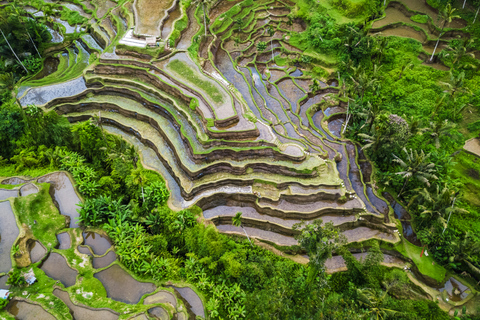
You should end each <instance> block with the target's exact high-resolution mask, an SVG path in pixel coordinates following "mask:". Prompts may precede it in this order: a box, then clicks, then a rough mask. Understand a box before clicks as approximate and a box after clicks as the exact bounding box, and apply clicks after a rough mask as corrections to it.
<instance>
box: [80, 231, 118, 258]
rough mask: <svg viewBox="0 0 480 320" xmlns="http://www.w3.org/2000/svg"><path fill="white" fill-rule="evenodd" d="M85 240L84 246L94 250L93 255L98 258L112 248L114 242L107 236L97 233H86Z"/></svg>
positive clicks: (84, 234)
mask: <svg viewBox="0 0 480 320" xmlns="http://www.w3.org/2000/svg"><path fill="white" fill-rule="evenodd" d="M83 238H84V243H83V244H84V245H87V246H89V247H90V248H92V250H93V253H94V254H96V255H97V256H101V255H104V254H105V252H107V250H108V249H110V248H111V247H112V242H111V241H110V239H109V238H108V237H107V236H103V235H100V234H98V233H95V232H84V233H83Z"/></svg>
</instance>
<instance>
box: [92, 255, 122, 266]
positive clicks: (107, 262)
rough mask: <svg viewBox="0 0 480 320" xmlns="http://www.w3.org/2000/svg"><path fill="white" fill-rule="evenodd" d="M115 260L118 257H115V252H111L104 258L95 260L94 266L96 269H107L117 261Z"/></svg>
mask: <svg viewBox="0 0 480 320" xmlns="http://www.w3.org/2000/svg"><path fill="white" fill-rule="evenodd" d="M115 259H117V256H116V255H115V252H113V251H110V252H109V253H107V254H106V255H105V256H103V257H100V258H93V262H92V264H93V267H94V268H95V269H101V268H105V267H108V266H109V265H111V264H112V263H113V261H115Z"/></svg>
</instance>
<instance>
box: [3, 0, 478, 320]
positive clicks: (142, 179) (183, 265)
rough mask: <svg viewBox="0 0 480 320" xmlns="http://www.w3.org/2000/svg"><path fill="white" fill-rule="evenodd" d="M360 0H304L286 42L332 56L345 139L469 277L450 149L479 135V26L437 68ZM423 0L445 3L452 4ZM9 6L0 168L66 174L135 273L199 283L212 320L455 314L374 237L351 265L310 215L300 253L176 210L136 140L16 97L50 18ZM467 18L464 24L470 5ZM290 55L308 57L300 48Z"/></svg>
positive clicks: (474, 245)
mask: <svg viewBox="0 0 480 320" xmlns="http://www.w3.org/2000/svg"><path fill="white" fill-rule="evenodd" d="M362 3H363V4H362V5H358V6H355V5H352V2H351V1H344V0H335V1H334V4H335V5H336V6H338V8H340V9H341V10H343V11H344V15H345V16H346V17H358V16H364V17H365V19H364V21H363V22H362V23H349V24H339V23H338V21H336V19H335V18H334V17H332V16H330V15H329V14H328V12H327V10H326V9H324V8H322V6H321V5H320V4H318V2H317V1H314V0H299V1H298V10H296V11H295V12H294V13H293V15H294V18H296V17H300V18H302V19H304V20H305V21H306V22H307V24H308V28H307V30H306V31H305V32H303V33H301V34H292V36H291V41H292V43H294V44H296V45H298V46H299V47H300V48H301V49H303V50H304V51H314V52H317V53H321V54H322V55H324V56H326V57H330V58H332V57H333V58H334V59H335V60H337V61H338V64H337V65H338V74H339V79H337V80H338V81H339V82H340V84H341V88H343V89H342V91H341V93H340V95H339V99H340V100H341V101H343V102H344V103H346V104H348V105H349V109H348V114H349V115H350V117H351V118H350V122H349V124H348V128H347V131H346V136H347V137H348V138H350V139H353V140H355V141H357V142H358V143H359V144H361V145H362V146H363V150H364V152H365V153H366V154H367V156H368V157H369V158H371V159H372V160H373V161H374V162H375V165H376V172H375V175H376V179H377V184H378V185H379V186H380V187H383V188H385V189H386V190H387V191H389V192H390V193H391V194H392V195H393V196H395V197H396V198H397V199H398V200H399V201H401V202H403V203H404V204H405V205H407V206H408V208H409V211H410V213H411V214H412V216H413V223H414V227H415V230H416V232H417V234H418V237H419V239H420V240H421V242H422V244H423V245H425V246H426V247H427V248H428V249H429V252H431V254H433V255H434V258H435V260H436V261H437V263H440V264H442V265H443V266H445V267H446V268H447V269H449V270H451V271H452V272H455V273H457V274H461V273H462V272H466V273H467V274H468V275H469V276H470V277H472V278H474V279H475V280H476V282H477V281H479V280H480V269H479V268H480V222H479V221H480V219H479V218H480V204H479V202H478V192H479V189H478V184H475V183H477V182H475V181H474V180H475V179H477V180H478V171H476V178H475V174H474V173H472V172H471V174H470V175H468V172H465V170H466V169H465V168H470V167H471V164H472V163H475V164H476V161H478V160H477V159H476V158H475V157H473V156H471V155H468V154H466V153H464V152H463V151H458V150H461V148H462V146H463V144H464V142H465V140H466V139H468V138H470V137H474V136H478V135H479V134H480V117H479V116H478V115H479V112H480V110H479V108H480V73H479V72H478V67H479V66H480V63H479V61H478V60H476V59H474V58H472V57H471V56H470V55H468V54H467V53H469V52H472V51H474V50H480V24H479V23H478V22H477V23H476V24H475V25H469V27H468V31H469V32H470V34H471V39H466V40H465V39H459V40H454V41H452V42H451V43H450V45H449V48H448V49H446V50H444V51H442V53H441V54H440V56H439V57H438V58H436V59H440V60H441V62H443V63H444V64H445V65H446V66H448V67H450V69H451V71H450V72H445V71H440V70H437V69H434V68H432V67H431V66H428V65H423V64H422V61H420V60H419V59H418V58H417V57H418V56H419V54H420V53H421V49H422V48H421V44H420V43H419V42H417V41H415V40H413V39H405V38H398V37H381V36H372V35H370V34H369V33H368V31H369V26H370V22H371V20H372V19H375V18H378V17H379V16H381V15H382V13H383V0H370V1H367V2H362ZM431 4H432V5H433V6H434V7H436V8H439V10H444V8H446V6H447V5H448V1H446V0H445V1H441V0H438V1H434V0H432V1H431ZM472 4H473V5H475V6H478V5H480V3H479V1H473V2H472ZM9 8H10V9H9V10H4V11H3V10H2V12H0V28H1V29H2V31H3V33H4V37H1V38H0V85H1V89H2V92H1V94H0V99H1V106H0V132H1V133H0V176H11V175H18V174H24V175H31V176H37V175H40V174H43V173H45V172H49V171H52V170H66V171H69V172H70V173H72V175H73V177H74V178H75V181H76V183H77V187H78V188H79V190H80V191H81V192H82V194H83V196H84V198H85V202H84V204H83V205H82V208H81V210H80V215H81V219H80V221H81V223H82V224H83V225H85V226H94V227H99V228H103V229H104V230H105V231H106V232H107V233H108V235H109V236H110V237H111V239H112V241H113V242H114V243H115V245H116V252H117V254H118V256H119V257H120V260H121V261H122V263H123V264H124V265H125V266H126V267H127V268H129V269H130V270H131V271H133V272H134V273H136V274H138V275H140V276H142V277H145V278H155V279H157V280H165V281H166V280H172V279H179V280H185V281H187V282H189V283H192V284H194V285H195V286H196V287H197V288H198V289H199V290H200V291H201V292H202V293H204V294H205V296H206V297H207V309H208V310H209V312H210V315H211V317H212V318H213V319H243V318H246V319H378V318H379V317H381V318H384V319H435V320H437V319H450V318H451V317H450V316H449V315H448V314H447V313H445V312H443V311H442V310H441V309H440V308H439V307H438V305H437V304H436V303H435V302H433V301H429V300H427V299H426V298H425V297H424V296H423V295H422V293H421V292H420V290H418V289H416V287H415V286H414V285H412V283H411V282H410V280H409V279H408V277H407V275H406V274H405V273H404V272H403V271H402V270H398V269H394V268H393V269H390V268H386V267H383V266H381V265H380V261H382V260H383V254H382V252H381V250H380V246H379V244H378V243H377V242H376V241H369V242H368V243H365V244H364V245H365V247H368V251H369V254H368V256H367V258H366V259H365V260H364V261H362V262H359V261H357V260H356V259H355V258H353V256H352V254H351V253H350V252H349V251H348V250H347V248H346V246H345V245H344V243H343V241H342V239H341V237H340V236H339V235H338V230H335V228H333V227H331V226H329V225H327V226H325V227H320V226H319V223H320V221H318V223H317V224H313V225H309V226H308V227H306V228H305V229H304V231H303V233H302V234H301V235H300V236H299V243H300V248H291V251H290V252H299V251H302V252H306V253H308V254H309V256H310V258H311V260H310V263H309V264H308V265H301V264H298V263H296V262H293V261H291V260H289V259H287V258H284V257H281V256H278V255H275V254H273V253H272V252H270V251H268V250H266V249H263V248H261V247H259V246H251V245H250V243H249V242H248V241H247V240H244V239H241V238H236V237H229V236H226V235H223V234H220V233H219V232H218V231H217V230H216V228H215V227H214V226H213V225H205V224H204V223H203V221H201V219H200V218H199V217H200V216H201V212H200V209H199V208H196V207H194V208H192V209H189V210H182V211H179V212H174V211H172V210H171V209H170V208H169V207H168V205H167V201H168V198H169V191H168V189H167V187H166V185H165V182H164V180H163V179H162V177H161V176H160V175H158V174H157V173H155V172H153V171H150V170H146V169H144V168H143V167H142V165H141V162H140V161H139V155H138V153H137V151H136V150H135V149H134V148H133V147H132V146H131V145H129V144H128V143H127V142H125V141H124V140H122V139H121V138H119V137H117V136H113V135H110V134H107V133H105V132H104V130H103V128H102V126H101V121H100V119H99V118H94V119H92V120H90V121H86V122H81V123H76V124H70V123H69V122H68V121H67V119H66V118H64V117H62V116H59V115H57V114H56V113H55V112H54V111H49V112H43V111H42V109H40V108H38V107H36V106H33V105H31V106H28V107H26V108H21V107H20V106H19V102H18V101H17V100H16V99H15V98H14V93H13V90H14V88H15V84H16V82H17V81H18V80H19V79H21V78H22V77H24V76H26V75H27V74H33V73H34V72H35V71H37V70H38V69H39V67H40V63H41V61H42V60H41V58H40V56H41V55H42V53H43V50H44V49H45V48H46V47H47V46H46V45H43V43H44V42H48V40H49V37H50V35H49V33H48V32H47V31H46V27H45V24H44V22H45V21H40V20H39V21H36V20H31V19H27V18H26V17H25V16H24V14H23V13H22V12H21V11H19V10H17V9H15V7H13V6H12V7H9ZM464 19H465V20H467V21H468V22H469V23H470V22H471V21H472V20H473V16H471V15H467V16H464ZM7 41H8V43H7ZM33 44H35V46H33ZM10 46H11V48H10ZM37 50H38V52H37ZM259 50H261V48H259ZM14 52H15V54H14ZM296 63H298V64H304V65H305V66H308V65H310V64H313V65H314V64H315V63H316V61H315V59H314V58H313V59H312V58H311V56H307V55H305V58H304V59H301V60H300V61H296ZM22 66H24V67H25V68H23V67H22ZM477 167H478V165H477ZM474 170H475V169H474ZM472 179H473V180H472ZM472 181H473V182H472ZM450 215H451V219H450V221H449V223H448V225H447V221H448V219H449V216H450ZM327 244H328V245H327ZM332 251H336V252H338V253H341V254H342V255H343V257H344V259H345V260H346V262H347V267H348V271H346V272H341V273H336V274H333V275H327V274H326V273H325V270H324V263H325V260H326V259H327V258H328V257H329V256H331V254H332ZM479 312H480V310H479ZM460 317H461V318H462V319H476V318H478V317H475V316H470V315H468V314H466V315H457V318H460Z"/></svg>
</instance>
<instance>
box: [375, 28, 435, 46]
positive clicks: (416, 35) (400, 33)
mask: <svg viewBox="0 0 480 320" xmlns="http://www.w3.org/2000/svg"><path fill="white" fill-rule="evenodd" d="M376 34H379V35H381V36H384V37H388V36H397V37H402V38H412V39H415V40H417V41H420V42H421V43H423V42H425V41H426V40H427V37H426V35H425V34H424V33H421V32H419V31H416V30H415V29H413V28H412V27H408V26H400V27H397V28H389V29H386V30H383V31H382V32H378V33H376Z"/></svg>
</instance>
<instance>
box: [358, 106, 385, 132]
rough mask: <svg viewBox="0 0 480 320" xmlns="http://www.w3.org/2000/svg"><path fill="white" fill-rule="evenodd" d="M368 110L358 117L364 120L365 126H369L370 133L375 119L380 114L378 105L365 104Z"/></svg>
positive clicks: (360, 113)
mask: <svg viewBox="0 0 480 320" xmlns="http://www.w3.org/2000/svg"><path fill="white" fill-rule="evenodd" d="M367 106H368V108H367V109H366V111H363V112H359V116H361V117H363V118H366V119H367V120H366V121H365V124H364V126H365V125H366V124H369V127H368V132H371V131H372V127H373V124H374V123H375V119H376V118H377V116H378V115H379V114H380V111H381V109H380V104H378V103H374V104H373V105H372V104H371V103H370V102H367Z"/></svg>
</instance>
